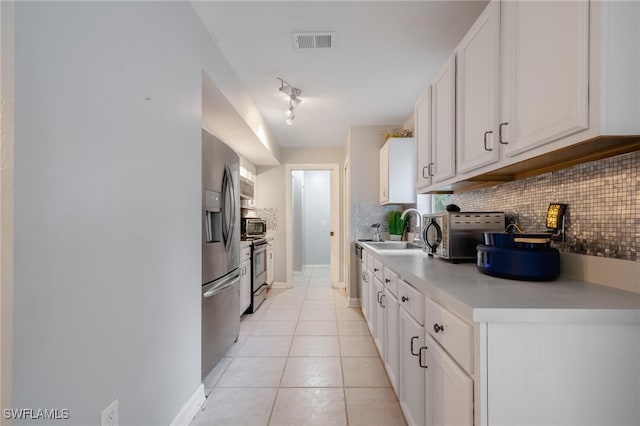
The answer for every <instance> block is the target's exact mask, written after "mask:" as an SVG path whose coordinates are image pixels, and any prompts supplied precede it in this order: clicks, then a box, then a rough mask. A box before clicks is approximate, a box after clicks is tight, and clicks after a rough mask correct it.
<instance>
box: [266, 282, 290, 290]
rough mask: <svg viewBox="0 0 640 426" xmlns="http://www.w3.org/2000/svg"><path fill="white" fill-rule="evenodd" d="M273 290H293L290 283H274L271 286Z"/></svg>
mask: <svg viewBox="0 0 640 426" xmlns="http://www.w3.org/2000/svg"><path fill="white" fill-rule="evenodd" d="M271 288H291V285H289V283H288V282H282V281H274V282H273V283H272V284H271Z"/></svg>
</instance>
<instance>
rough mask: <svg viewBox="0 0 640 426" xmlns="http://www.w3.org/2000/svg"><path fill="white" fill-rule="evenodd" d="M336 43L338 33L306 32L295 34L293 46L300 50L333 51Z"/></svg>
mask: <svg viewBox="0 0 640 426" xmlns="http://www.w3.org/2000/svg"><path fill="white" fill-rule="evenodd" d="M335 41H336V33H332V32H317V31H316V32H304V33H293V46H294V47H295V48H296V49H298V50H301V49H331V48H332V47H333V46H334V44H335Z"/></svg>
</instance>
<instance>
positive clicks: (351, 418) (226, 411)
mask: <svg viewBox="0 0 640 426" xmlns="http://www.w3.org/2000/svg"><path fill="white" fill-rule="evenodd" d="M345 301H346V295H345V292H344V290H338V289H332V288H330V287H329V275H328V268H306V269H305V270H303V272H302V273H301V274H298V275H296V276H294V287H293V288H291V289H272V290H270V291H269V294H268V297H267V300H266V301H265V302H264V304H263V306H262V307H261V308H260V309H259V310H258V312H257V313H256V314H253V315H245V316H244V317H243V318H242V322H241V328H240V337H239V338H238V342H237V343H236V344H235V345H234V346H233V347H232V348H231V349H230V351H229V352H228V353H227V357H226V358H224V359H223V360H222V361H221V362H220V364H218V366H217V367H216V368H215V369H214V370H213V371H212V372H211V373H210V374H209V376H208V377H207V378H206V379H205V387H206V393H207V395H208V396H207V401H206V402H205V403H204V405H203V407H202V410H201V411H200V412H199V413H198V414H197V415H196V417H195V419H194V420H193V421H192V423H191V425H192V426H203V425H347V424H348V425H367V426H369V425H405V424H406V422H405V419H404V416H403V415H402V411H401V409H400V405H399V403H398V400H397V398H396V396H395V394H394V391H393V388H391V384H390V382H389V379H388V377H387V374H386V371H385V369H384V365H383V363H382V361H381V359H380V356H379V354H378V351H377V349H376V347H375V345H374V343H373V339H372V338H371V335H370V334H369V330H368V329H367V325H366V323H365V321H364V318H363V317H362V313H361V311H360V309H359V308H348V307H347V306H346V302H345Z"/></svg>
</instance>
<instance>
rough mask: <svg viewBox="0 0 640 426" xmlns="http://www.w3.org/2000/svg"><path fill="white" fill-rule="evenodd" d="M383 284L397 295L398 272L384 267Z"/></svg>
mask: <svg viewBox="0 0 640 426" xmlns="http://www.w3.org/2000/svg"><path fill="white" fill-rule="evenodd" d="M384 286H385V287H386V288H387V289H388V290H389V292H390V293H391V294H393V295H394V296H396V297H397V296H398V274H396V273H395V272H393V271H392V270H391V269H389V268H387V267H386V266H385V267H384Z"/></svg>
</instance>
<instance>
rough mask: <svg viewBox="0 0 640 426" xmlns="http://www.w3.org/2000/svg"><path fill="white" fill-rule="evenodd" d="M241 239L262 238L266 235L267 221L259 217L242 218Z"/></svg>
mask: <svg viewBox="0 0 640 426" xmlns="http://www.w3.org/2000/svg"><path fill="white" fill-rule="evenodd" d="M240 226H241V231H240V233H241V235H242V239H245V240H246V239H249V238H264V237H265V235H266V234H267V221H266V220H264V219H260V218H259V217H243V218H242V219H241V225H240Z"/></svg>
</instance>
